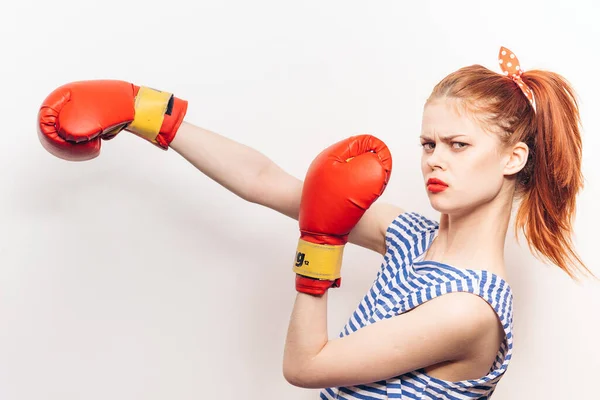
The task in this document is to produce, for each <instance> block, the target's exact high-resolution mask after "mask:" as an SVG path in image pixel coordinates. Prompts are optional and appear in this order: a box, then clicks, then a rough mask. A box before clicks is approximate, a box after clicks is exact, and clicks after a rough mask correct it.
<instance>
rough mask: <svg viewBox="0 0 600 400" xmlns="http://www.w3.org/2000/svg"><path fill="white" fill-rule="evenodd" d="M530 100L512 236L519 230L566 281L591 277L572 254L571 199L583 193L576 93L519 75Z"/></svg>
mask: <svg viewBox="0 0 600 400" xmlns="http://www.w3.org/2000/svg"><path fill="white" fill-rule="evenodd" d="M522 79H523V81H524V82H525V83H526V84H527V85H528V86H529V87H530V88H531V90H532V91H533V94H534V99H535V113H534V114H533V118H532V119H533V121H532V122H533V123H532V126H531V128H533V129H531V131H532V132H531V137H530V138H529V139H530V140H529V142H530V144H533V146H531V145H530V152H531V154H530V160H529V161H528V162H529V163H530V164H531V165H530V168H526V169H524V170H523V171H522V172H523V174H524V175H525V176H523V177H521V178H522V179H521V182H522V183H523V184H524V185H523V187H522V188H521V190H520V191H521V193H522V201H521V204H520V207H519V210H518V212H517V216H516V222H515V234H517V233H518V230H519V229H522V230H523V232H524V234H525V238H526V239H527V242H528V245H529V248H530V249H531V250H532V252H533V253H535V255H536V256H538V258H540V257H539V256H542V257H543V258H546V259H548V260H550V261H551V262H552V263H553V264H555V265H557V266H558V267H560V268H561V269H563V270H564V271H565V272H566V273H567V274H568V275H569V276H570V277H571V278H573V279H576V276H577V275H578V273H577V272H580V273H585V274H590V275H593V274H591V272H590V271H589V269H587V267H586V266H585V265H584V263H583V262H582V260H581V259H580V257H579V256H578V255H577V253H576V252H575V250H574V248H573V243H572V240H571V232H572V227H573V218H574V215H575V203H576V197H577V194H578V193H579V191H580V190H581V189H582V188H583V175H582V173H581V158H582V157H581V155H582V143H581V134H580V123H581V121H580V116H579V108H578V104H577V99H576V96H575V93H574V91H573V89H572V88H571V86H570V85H569V83H568V82H567V81H566V80H565V79H564V78H563V77H561V76H560V75H558V74H556V73H553V72H548V71H539V70H532V71H527V72H524V73H523V74H522Z"/></svg>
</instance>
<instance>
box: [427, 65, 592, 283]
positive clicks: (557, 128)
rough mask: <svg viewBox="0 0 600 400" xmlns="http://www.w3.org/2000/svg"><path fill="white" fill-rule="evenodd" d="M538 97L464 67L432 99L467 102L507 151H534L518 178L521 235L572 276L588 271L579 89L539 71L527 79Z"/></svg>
mask: <svg viewBox="0 0 600 400" xmlns="http://www.w3.org/2000/svg"><path fill="white" fill-rule="evenodd" d="M521 79H522V80H523V81H524V82H525V83H526V84H527V85H528V86H529V87H530V89H531V90H532V92H533V95H534V98H535V109H534V108H533V106H532V105H531V104H530V103H529V100H528V99H527V97H526V96H525V95H524V94H523V92H521V89H520V88H519V86H518V85H517V84H516V83H515V82H514V81H513V80H512V79H511V78H509V77H507V76H505V75H502V74H499V73H496V72H493V71H491V70H489V69H487V68H485V67H482V66H480V65H473V66H470V67H465V68H461V69H459V70H458V71H456V72H453V73H452V74H450V75H448V76H447V77H446V78H444V79H443V80H442V81H441V82H439V83H438V84H437V85H436V86H435V88H434V89H433V92H432V94H431V96H430V98H429V99H428V102H430V101H431V100H434V99H436V98H440V97H446V98H450V99H454V100H457V101H459V103H460V104H461V105H462V106H463V107H464V108H465V109H466V110H469V111H470V112H471V113H470V114H471V115H473V116H474V117H475V118H476V119H477V120H478V121H479V122H480V123H483V124H484V126H485V127H486V128H488V130H490V131H492V132H498V133H499V136H500V139H501V142H502V143H503V144H504V145H505V146H512V145H514V144H516V143H518V142H524V143H526V144H527V145H528V147H529V157H528V160H527V163H526V165H525V167H524V168H523V169H522V170H521V171H520V172H519V173H518V174H517V176H516V197H517V198H518V199H520V200H521V204H520V207H519V210H518V212H517V215H516V221H515V236H517V240H518V231H519V229H522V230H523V233H524V235H525V238H526V239H527V243H528V246H529V248H530V250H531V251H532V252H533V254H534V255H535V256H536V257H537V258H539V259H542V258H545V259H547V260H549V261H550V262H552V263H553V264H555V265H557V266H558V267H560V268H561V269H563V270H564V271H565V272H566V273H567V274H568V275H569V276H570V277H571V278H573V279H576V272H581V273H583V272H587V273H588V274H589V275H592V276H593V274H592V273H591V272H590V271H589V269H587V267H586V266H585V265H584V263H583V262H582V260H581V259H580V257H579V256H578V255H577V253H576V251H575V250H574V248H573V243H572V240H571V233H572V225H573V217H574V214H575V201H576V197H577V194H578V192H579V191H580V189H582V188H583V175H582V173H581V154H582V144H581V134H580V122H581V121H580V116H579V108H578V104H577V99H576V96H575V92H574V90H573V89H572V87H571V85H570V84H569V83H568V82H567V81H566V80H565V79H564V78H563V77H562V76H560V75H558V74H556V73H554V72H549V71H540V70H532V71H526V72H524V73H523V74H522V75H521Z"/></svg>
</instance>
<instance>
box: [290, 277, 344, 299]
mask: <svg viewBox="0 0 600 400" xmlns="http://www.w3.org/2000/svg"><path fill="white" fill-rule="evenodd" d="M341 280H342V278H337V279H334V280H321V279H314V278H309V277H306V276H302V275H298V274H297V275H296V291H298V292H300V293H305V294H309V295H312V296H321V295H324V294H325V293H327V291H328V290H329V289H331V288H337V287H340V286H341Z"/></svg>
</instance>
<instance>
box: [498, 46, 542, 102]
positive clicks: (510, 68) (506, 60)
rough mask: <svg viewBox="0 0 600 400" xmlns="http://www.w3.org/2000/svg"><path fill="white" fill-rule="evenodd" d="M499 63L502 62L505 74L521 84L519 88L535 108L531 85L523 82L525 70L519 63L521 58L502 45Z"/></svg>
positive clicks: (501, 67)
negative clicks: (522, 75)
mask: <svg viewBox="0 0 600 400" xmlns="http://www.w3.org/2000/svg"><path fill="white" fill-rule="evenodd" d="M498 64H500V69H502V72H504V75H506V76H508V77H509V78H511V79H512V80H513V81H514V82H515V83H516V84H517V85H519V88H521V91H522V92H523V94H524V95H525V96H526V97H527V100H529V103H530V104H531V106H532V107H533V109H534V110H535V102H534V99H533V92H532V91H531V89H530V88H529V86H527V84H526V83H525V82H523V79H521V74H522V73H523V72H524V71H523V69H522V68H521V63H519V59H518V58H517V56H515V54H514V53H513V52H512V51H510V50H509V49H507V48H506V47H500V53H499V54H498Z"/></svg>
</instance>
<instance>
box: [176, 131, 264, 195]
mask: <svg viewBox="0 0 600 400" xmlns="http://www.w3.org/2000/svg"><path fill="white" fill-rule="evenodd" d="M170 147H171V148H172V149H173V150H175V151H176V152H177V153H179V154H180V155H181V156H182V157H183V158H185V159H186V160H187V161H189V162H190V163H191V164H192V165H194V166H195V167H196V168H197V169H198V170H200V171H201V172H202V173H204V174H205V175H206V176H208V177H209V178H211V179H212V180H214V181H215V182H217V183H218V184H220V185H221V186H223V187H225V188H226V189H228V190H230V191H231V192H233V193H234V194H236V195H238V196H239V197H241V198H243V199H245V200H248V201H251V202H257V193H258V192H259V191H260V188H257V182H258V181H259V178H260V176H261V174H263V173H264V171H265V170H267V169H269V168H271V167H272V164H273V162H272V161H271V160H270V159H269V158H267V157H266V156H265V155H263V154H262V153H260V152H259V151H257V150H255V149H253V148H251V147H249V146H246V145H243V144H241V143H238V142H236V141H234V140H231V139H229V138H227V137H225V136H222V135H219V134H217V133H214V132H211V131H209V130H206V129H203V128H200V127H198V126H195V125H193V124H190V123H189V122H185V121H184V122H183V123H182V124H181V127H180V128H179V130H178V131H177V135H176V136H175V139H173V141H172V142H171V145H170Z"/></svg>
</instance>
